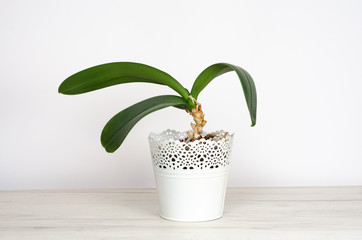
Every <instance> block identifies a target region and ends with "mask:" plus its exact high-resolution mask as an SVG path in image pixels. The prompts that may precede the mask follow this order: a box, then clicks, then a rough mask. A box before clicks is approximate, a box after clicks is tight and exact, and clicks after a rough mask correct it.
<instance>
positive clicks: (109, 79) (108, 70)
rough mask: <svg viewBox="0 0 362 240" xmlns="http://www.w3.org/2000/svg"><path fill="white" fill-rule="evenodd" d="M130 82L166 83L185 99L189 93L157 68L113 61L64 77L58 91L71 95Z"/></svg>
mask: <svg viewBox="0 0 362 240" xmlns="http://www.w3.org/2000/svg"><path fill="white" fill-rule="evenodd" d="M131 82H148V83H155V84H162V85H167V86H169V87H170V88H172V89H174V90H175V91H176V92H178V93H179V94H180V95H181V96H182V97H183V98H184V99H185V100H186V99H187V98H188V97H189V95H190V94H189V92H188V91H187V89H185V88H184V87H183V86H182V85H181V84H180V83H179V82H178V81H177V80H176V79H174V78H173V77H172V76H170V75H169V74H167V73H165V72H163V71H161V70H159V69H157V68H154V67H151V66H148V65H145V64H141V63H133V62H113V63H106V64H102V65H98V66H94V67H91V68H87V69H85V70H83V71H80V72H78V73H75V74H74V75H72V76H70V77H68V78H67V79H65V80H64V81H63V82H62V84H61V85H60V86H59V89H58V91H59V93H63V94H69V95H73V94H81V93H86V92H90V91H94V90H98V89H101V88H105V87H109V86H113V85H116V84H122V83H131Z"/></svg>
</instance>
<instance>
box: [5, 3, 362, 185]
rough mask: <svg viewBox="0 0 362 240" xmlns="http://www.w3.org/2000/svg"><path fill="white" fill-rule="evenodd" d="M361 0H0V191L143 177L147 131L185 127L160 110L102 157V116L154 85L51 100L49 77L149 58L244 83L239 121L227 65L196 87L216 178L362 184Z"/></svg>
mask: <svg viewBox="0 0 362 240" xmlns="http://www.w3.org/2000/svg"><path fill="white" fill-rule="evenodd" d="M361 12H362V2H361V1H344V0H343V1H342V0H341V1H251V0H250V1H231V0H226V1H225V0H223V1H185V0H183V1H167V0H164V1H161V0H157V1H146V0H144V1H139V0H135V1H89V0H88V1H85V0H84V1H45V0H44V1H40V0H34V1H25V0H24V1H13V0H8V1H1V2H0V31H1V37H0V111H1V117H0V189H3V190H6V189H60V188H120V187H153V186H154V180H153V173H152V166H151V161H150V154H149V149H148V142H147V136H148V133H149V132H150V131H162V130H164V129H166V128H172V129H176V130H187V129H188V128H189V123H190V121H191V118H190V117H189V116H188V115H187V114H186V113H184V112H183V111H179V110H177V109H173V108H170V109H165V110H161V111H159V112H157V113H153V114H151V115H149V116H148V117H146V118H145V119H143V120H141V121H140V122H139V124H138V125H136V127H135V128H134V129H133V130H132V131H131V133H130V135H129V136H128V138H127V139H126V141H125V142H124V144H123V145H122V146H121V148H120V149H119V150H118V151H117V152H116V153H114V154H108V153H106V152H105V151H104V150H103V148H102V146H101V144H100V140H99V136H100V133H101V130H102V128H103V126H104V124H105V123H106V122H107V121H108V119H109V118H110V117H112V116H113V115H114V114H116V113H117V112H119V111H120V110H122V109H123V108H125V107H127V106H129V105H131V104H133V103H136V102H138V101H140V100H143V99H145V98H148V97H151V96H156V95H161V94H173V91H172V90H170V89H168V88H167V87H162V86H156V85H151V84H128V85H127V84H126V85H120V86H116V87H112V88H108V89H103V90H100V91H97V92H93V93H89V94H84V95H78V96H64V95H59V94H58V93H57V88H58V85H59V84H60V83H61V82H62V81H63V80H64V79H65V78H66V77H68V76H69V75H71V74H73V73H75V72H77V71H79V70H82V69H84V68H87V67H90V66H93V65H97V64H101V63H106V62H113V61H135V62H142V63H146V64H149V65H152V66H155V67H157V68H160V69H162V70H164V71H166V72H168V73H170V74H171V75H172V76H174V77H175V78H176V79H178V80H179V81H180V82H182V83H183V84H184V85H185V86H187V87H188V88H190V87H191V86H192V83H193V81H194V79H195V78H196V76H197V75H198V74H199V73H200V72H201V71H202V70H203V69H204V68H206V67H207V66H209V65H211V64H213V63H216V62H230V63H233V64H236V65H240V66H242V67H243V68H245V69H247V70H248V71H249V72H250V74H251V75H252V76H253V78H254V80H255V82H256V85H257V90H258V101H259V102H258V103H259V105H258V123H257V126H256V127H255V128H251V127H250V120H249V116H248V113H247V108H246V104H245V102H244V98H243V97H242V95H241V87H240V83H239V82H238V80H237V79H236V76H235V74H234V73H228V74H226V75H224V76H222V77H220V78H219V79H218V80H215V81H213V82H212V83H211V84H210V86H208V87H207V88H206V89H205V91H204V92H203V93H202V94H201V95H200V98H199V100H200V102H201V103H203V106H204V110H205V112H206V120H208V124H207V126H206V127H207V129H208V130H216V129H220V128H224V129H226V130H228V131H232V132H235V133H236V139H235V142H234V150H233V162H232V165H231V166H232V169H231V172H230V177H229V186H230V187H238V186H320V185H323V186H331V185H361V184H362V126H361V123H362V95H361V88H362V44H361V43H362V14H361Z"/></svg>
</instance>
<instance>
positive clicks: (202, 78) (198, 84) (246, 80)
mask: <svg viewBox="0 0 362 240" xmlns="http://www.w3.org/2000/svg"><path fill="white" fill-rule="evenodd" d="M230 71H235V72H236V74H237V76H238V77H239V80H240V83H241V86H242V88H243V91H244V96H245V100H246V104H247V106H248V109H249V114H250V118H251V126H255V124H256V107H257V96H256V88H255V84H254V81H253V79H252V77H251V76H250V74H249V73H248V72H247V71H245V70H244V69H242V68H241V67H238V66H235V65H232V64H228V63H217V64H214V65H211V66H209V67H208V68H206V69H205V70H204V71H202V73H200V75H199V76H198V77H197V78H196V80H195V82H194V85H193V86H192V89H191V95H192V96H193V97H194V98H195V99H197V97H198V96H199V93H200V92H201V91H202V90H203V89H204V88H205V87H206V86H207V84H209V83H210V82H211V80H213V79H214V78H216V77H217V76H220V75H222V74H224V73H227V72H230Z"/></svg>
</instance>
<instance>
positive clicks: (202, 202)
mask: <svg viewBox="0 0 362 240" xmlns="http://www.w3.org/2000/svg"><path fill="white" fill-rule="evenodd" d="M219 133H220V135H221V136H222V135H224V132H223V131H220V132H219ZM186 137H187V134H186V132H183V133H181V132H176V131H171V130H167V131H164V132H162V133H160V134H154V133H151V134H150V136H149V143H150V149H151V155H152V159H153V168H154V174H155V179H156V185H157V190H158V197H159V203H160V215H161V217H163V218H166V219H169V220H175V221H184V222H198V221H208V220H213V219H217V218H220V217H221V216H222V214H223V209H224V199H225V191H226V183H227V176H228V172H229V158H230V154H231V147H232V140H233V135H230V134H228V135H226V137H224V138H219V139H216V140H215V139H214V140H211V139H210V140H205V139H201V140H197V141H194V142H189V143H186V142H184V141H180V139H185V138H186Z"/></svg>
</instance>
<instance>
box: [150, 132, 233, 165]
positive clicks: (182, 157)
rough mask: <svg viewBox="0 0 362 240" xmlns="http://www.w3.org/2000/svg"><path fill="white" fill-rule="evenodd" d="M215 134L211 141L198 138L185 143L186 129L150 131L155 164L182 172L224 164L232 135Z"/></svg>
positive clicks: (226, 162)
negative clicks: (182, 130)
mask: <svg viewBox="0 0 362 240" xmlns="http://www.w3.org/2000/svg"><path fill="white" fill-rule="evenodd" d="M215 134H216V135H217V136H219V137H215V138H216V139H215V138H214V139H213V140H212V139H207V140H205V139H200V140H196V141H193V142H188V143H186V142H185V141H183V139H185V138H187V134H186V132H177V131H174V130H166V131H164V132H162V133H160V134H155V133H151V134H150V136H149V143H150V149H151V155H152V159H153V164H154V167H156V168H159V169H167V170H184V171H185V170H189V171H190V170H208V169H210V170H211V169H220V168H225V167H227V166H228V165H229V159H230V158H229V156H230V154H231V146H232V141H233V134H226V132H225V131H217V132H215ZM225 134H226V136H225ZM204 135H206V133H205V134H204ZM220 136H221V137H220ZM223 136H225V137H223Z"/></svg>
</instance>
